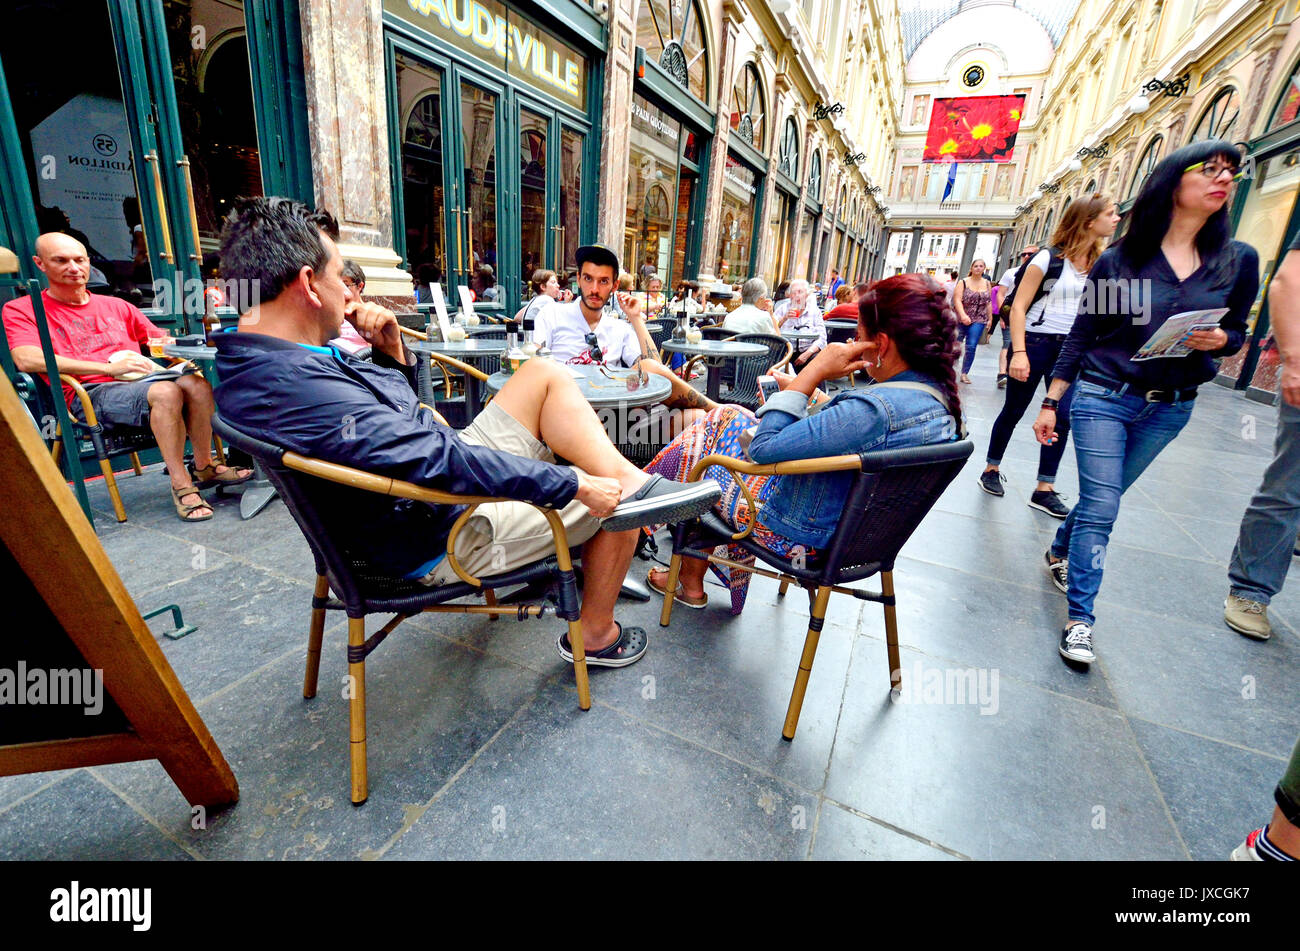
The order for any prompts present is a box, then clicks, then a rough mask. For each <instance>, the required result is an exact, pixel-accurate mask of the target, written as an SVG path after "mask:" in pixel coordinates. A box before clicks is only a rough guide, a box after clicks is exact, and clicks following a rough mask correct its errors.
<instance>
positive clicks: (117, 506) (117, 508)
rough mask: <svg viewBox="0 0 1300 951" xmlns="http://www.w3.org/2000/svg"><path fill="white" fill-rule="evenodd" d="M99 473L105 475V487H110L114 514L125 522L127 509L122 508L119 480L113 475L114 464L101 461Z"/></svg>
mask: <svg viewBox="0 0 1300 951" xmlns="http://www.w3.org/2000/svg"><path fill="white" fill-rule="evenodd" d="M99 471H100V472H102V473H104V485H106V486H107V487H108V497H109V498H110V499H112V501H113V514H114V515H116V516H117V520H118V521H119V522H125V521H126V509H125V508H123V506H122V496H121V493H119V492H118V491H117V478H116V477H115V476H114V475H113V466H112V464H111V463H110V462H109V461H108V460H107V459H100V460H99Z"/></svg>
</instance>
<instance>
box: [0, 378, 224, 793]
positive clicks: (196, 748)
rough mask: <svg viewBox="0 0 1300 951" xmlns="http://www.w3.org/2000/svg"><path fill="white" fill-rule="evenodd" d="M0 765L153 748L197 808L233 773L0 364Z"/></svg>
mask: <svg viewBox="0 0 1300 951" xmlns="http://www.w3.org/2000/svg"><path fill="white" fill-rule="evenodd" d="M0 512H3V513H4V517H3V518H0V578H4V579H5V596H6V597H5V625H4V631H3V633H2V634H0V776H7V775H13V774H16V773H33V772H40V771H43V770H53V769H71V768H74V767H78V766H96V765H100V764H103V763H122V762H127V761H131V760H141V759H157V760H159V761H160V762H161V763H162V765H163V767H164V768H165V769H166V770H167V773H168V775H170V776H171V778H172V781H173V782H175V783H176V785H177V786H178V787H179V788H180V791H181V793H182V794H183V795H184V796H185V798H186V799H187V800H188V801H189V802H190V803H192V804H194V805H203V806H218V805H224V804H227V803H231V802H234V801H235V800H236V799H238V798H239V785H238V783H236V781H235V776H234V773H232V772H231V770H230V767H229V766H228V765H227V764H226V761H225V758H224V757H223V756H222V755H221V751H220V750H219V749H218V748H217V744H216V741H214V740H213V739H212V735H211V734H210V733H209V732H208V728H207V727H206V726H205V725H204V723H203V721H202V720H201V719H200V718H199V714H198V711H196V710H195V709H194V705H193V704H192V703H191V702H190V699H189V697H188V696H187V695H186V693H185V690H184V689H183V688H182V687H181V684H180V681H179V680H177V679H176V674H175V673H174V672H173V671H172V669H171V665H170V664H168V663H167V660H166V658H164V657H163V654H162V651H161V650H160V649H159V647H158V644H157V642H156V641H155V640H154V637H153V634H152V632H151V631H150V630H149V628H148V626H146V624H145V622H144V619H143V618H142V617H141V616H140V612H139V610H138V609H137V608H136V606H135V603H134V602H133V601H132V600H131V597H130V595H129V594H127V591H126V588H125V586H124V585H123V584H122V579H121V578H119V577H118V575H117V571H116V570H115V569H114V568H113V565H112V563H111V562H110V561H109V560H108V556H107V555H106V554H105V553H104V549H103V548H102V547H101V546H100V544H99V540H98V539H97V538H96V537H95V531H94V529H93V528H92V527H91V525H90V522H88V521H87V520H86V516H85V515H84V514H83V513H82V511H81V509H80V508H79V507H78V505H77V502H76V499H75V498H74V497H73V494H72V492H71V491H70V489H69V488H68V485H67V483H65V482H64V481H63V478H62V476H61V475H60V474H59V470H58V468H57V467H56V466H55V464H54V461H53V460H52V459H51V458H50V456H49V453H48V452H47V451H46V449H45V445H44V443H43V442H42V441H41V439H40V435H39V434H38V433H37V431H36V428H35V427H34V426H33V425H32V420H31V417H30V416H29V415H28V414H27V413H26V412H25V410H24V408H23V405H22V401H21V400H19V398H18V395H17V393H15V392H14V388H13V385H12V384H11V383H10V382H9V380H8V379H6V378H4V377H3V375H0Z"/></svg>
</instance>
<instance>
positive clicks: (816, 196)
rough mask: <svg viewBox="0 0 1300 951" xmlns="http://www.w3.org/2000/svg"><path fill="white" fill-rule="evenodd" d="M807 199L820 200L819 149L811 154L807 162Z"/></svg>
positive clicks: (820, 164) (820, 172)
mask: <svg viewBox="0 0 1300 951" xmlns="http://www.w3.org/2000/svg"><path fill="white" fill-rule="evenodd" d="M808 197H809V198H811V199H812V200H813V201H821V200H822V153H821V149H818V150H817V151H816V152H813V154H812V158H811V159H809V160H808Z"/></svg>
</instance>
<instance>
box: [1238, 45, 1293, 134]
mask: <svg viewBox="0 0 1300 951" xmlns="http://www.w3.org/2000/svg"><path fill="white" fill-rule="evenodd" d="M1288 29H1289V24H1285V23H1280V24H1278V25H1277V26H1275V27H1272V28H1271V29H1268V30H1266V31H1264V33H1263V34H1262V35H1261V36H1259V37H1257V38H1256V40H1255V41H1254V43H1253V44H1252V47H1253V50H1252V51H1253V52H1254V54H1255V68H1254V70H1253V71H1252V72H1251V75H1250V99H1249V100H1248V101H1247V102H1246V104H1245V108H1243V109H1242V110H1241V118H1240V119H1238V121H1237V128H1236V129H1235V130H1234V133H1233V138H1236V139H1249V138H1250V137H1251V134H1252V133H1253V132H1254V130H1255V123H1256V121H1257V120H1258V119H1259V114H1260V110H1261V109H1263V108H1264V97H1265V96H1266V95H1268V91H1269V90H1270V89H1272V88H1273V70H1274V69H1275V68H1276V67H1277V54H1278V50H1279V49H1280V48H1281V46H1282V43H1283V41H1284V40H1285V39H1286V35H1287V32H1288Z"/></svg>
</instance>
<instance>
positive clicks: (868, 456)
mask: <svg viewBox="0 0 1300 951" xmlns="http://www.w3.org/2000/svg"><path fill="white" fill-rule="evenodd" d="M973 448H974V444H973V443H972V442H971V441H970V440H969V439H962V440H960V441H958V442H948V443H940V444H938V445H933V446H918V447H915V448H911V449H891V450H883V451H878V452H864V453H861V454H859V455H845V456H826V457H824V458H820V459H800V460H796V461H792V462H780V463H776V464H775V465H755V464H754V463H751V462H743V461H741V460H737V459H731V458H729V457H727V456H720V455H714V456H706V457H705V458H703V459H701V460H700V461H699V462H698V463H696V465H695V467H694V468H693V469H692V470H691V474H690V476H689V480H688V481H692V482H693V481H696V480H698V479H700V478H701V477H702V476H703V474H704V472H705V470H706V469H708V468H709V467H710V466H722V467H723V468H725V469H728V470H730V471H731V473H732V478H733V479H736V482H737V484H738V485H739V486H740V489H741V492H742V493H743V494H744V496H745V500H746V502H747V503H748V504H749V510H750V511H751V512H752V511H755V508H756V507H755V505H754V499H753V497H752V496H750V494H749V490H748V489H746V488H745V486H744V483H743V482H741V480H740V479H738V478H736V477H737V475H739V474H744V475H786V474H789V475H796V474H798V475H809V474H813V473H825V472H850V471H851V472H855V473H856V476H855V478H854V479H853V483H852V485H851V487H850V489H849V494H848V499H847V501H846V502H845V505H844V515H843V518H841V520H840V523H839V525H838V526H837V527H836V529H835V534H834V535H832V536H831V540H830V543H829V544H828V545H827V546H826V547H825V549H824V550H820V551H818V552H817V553H816V554H815V555H814V556H813V557H812V558H804V557H792V558H785V557H782V556H780V555H777V554H774V553H773V552H771V551H769V550H768V549H766V548H764V547H763V546H762V545H759V544H758V543H757V542H755V541H754V540H753V539H752V538H751V537H750V529H751V528H752V527H753V526H752V523H751V525H750V526H749V527H748V528H746V529H745V530H744V531H742V532H736V531H734V530H733V529H732V528H731V527H730V526H729V525H727V523H726V522H724V521H723V520H722V519H721V518H719V517H718V516H717V514H716V513H714V512H712V511H709V512H706V513H705V514H704V515H702V516H700V517H699V518H697V519H692V520H690V521H685V522H681V523H679V524H678V525H676V526H674V528H673V556H672V561H671V562H670V563H669V567H668V581H667V584H666V589H667V590H668V591H675V590H676V589H677V578H678V574H679V572H680V571H681V565H682V558H684V557H685V558H702V559H706V560H708V561H710V562H713V563H714V564H723V565H727V566H728V567H730V568H731V569H732V570H733V571H734V570H739V571H749V572H752V573H754V574H760V575H763V576H765V577H768V578H775V579H777V580H778V581H780V582H781V589H780V593H781V594H782V595H784V594H785V592H786V589H787V588H789V586H790V584H791V583H794V584H797V585H799V586H800V587H802V588H804V589H805V590H807V592H808V600H809V614H810V618H809V621H808V634H807V636H806V637H805V639H804V647H803V656H802V658H801V659H800V661H799V670H798V672H797V673H796V675H795V681H794V689H793V691H792V692H791V695H790V706H789V708H788V710H787V711H786V717H785V726H784V727H783V729H782V731H781V736H782V737H783V738H785V739H787V740H793V739H794V732H795V728H796V727H797V726H798V725H799V712H800V710H801V709H802V708H803V698H804V692H805V691H806V690H807V687H808V675H809V673H810V672H811V671H812V664H813V657H814V655H815V654H816V653H817V641H818V639H819V637H820V636H821V630H822V625H823V624H824V623H825V619H826V606H827V604H828V603H829V601H830V596H831V594H832V593H838V594H851V595H853V596H854V597H855V598H859V599H861V600H864V601H874V602H875V603H877V604H880V605H882V606H883V607H884V612H885V641H886V645H887V647H888V651H889V680H890V687H891V688H892V689H895V690H897V689H899V688H901V686H902V682H903V677H902V670H901V665H900V663H899V656H898V621H897V616H896V612H895V609H894V559H895V558H897V557H898V552H899V550H900V549H901V548H902V547H903V544H904V543H905V542H906V541H907V539H908V538H910V537H911V535H912V533H913V532H914V531H916V527H917V526H918V525H920V524H921V520H922V519H923V518H925V516H926V514H927V513H928V512H929V511H930V509H931V507H932V506H933V505H934V503H935V502H936V501H937V500H938V498H939V496H940V495H942V494H943V491H944V490H945V489H946V488H947V487H948V484H949V483H951V482H952V480H953V479H954V478H956V476H957V473H958V472H960V471H961V468H962V466H964V465H965V464H966V459H967V457H969V456H970V454H971V450H972V449H973ZM725 544H737V545H739V546H740V547H742V548H743V549H745V551H747V552H749V553H750V554H752V555H754V556H755V558H756V559H757V560H758V561H761V562H763V563H765V564H767V565H771V566H772V567H774V568H776V569H777V570H776V571H768V570H766V569H763V568H759V567H757V566H753V567H747V566H745V565H741V564H738V563H737V562H734V561H732V560H730V559H728V558H723V557H720V556H718V555H715V554H713V551H714V549H715V548H717V547H718V546H719V545H725ZM877 574H878V575H880V590H879V591H864V590H861V589H859V588H854V587H848V585H850V584H852V583H854V582H857V581H862V580H865V579H867V578H870V577H871V576H873V575H877ZM672 610H673V599H672V598H664V606H663V611H662V613H661V614H660V617H659V623H660V624H662V625H664V626H665V627H666V626H667V625H668V623H669V621H670V619H671V617H672Z"/></svg>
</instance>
